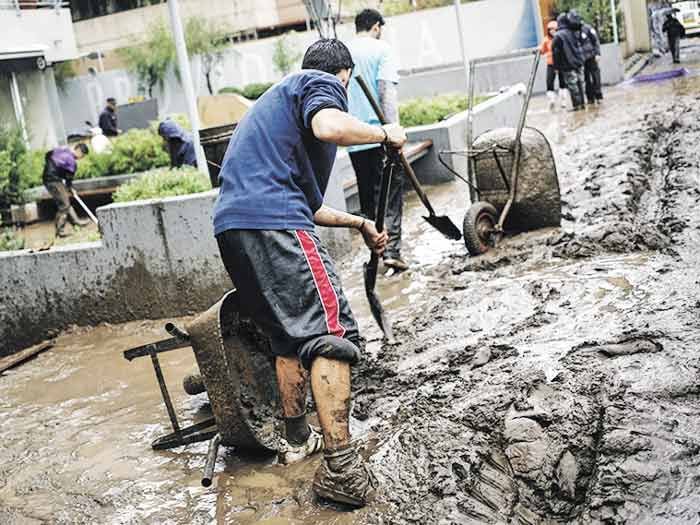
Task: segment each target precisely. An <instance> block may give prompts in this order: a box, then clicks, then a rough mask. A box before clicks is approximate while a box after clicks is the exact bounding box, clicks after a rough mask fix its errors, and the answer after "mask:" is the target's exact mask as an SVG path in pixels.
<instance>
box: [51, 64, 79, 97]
mask: <svg viewBox="0 0 700 525" xmlns="http://www.w3.org/2000/svg"><path fill="white" fill-rule="evenodd" d="M52 67H53V76H54V79H55V80H56V86H57V87H58V89H60V90H61V91H65V89H66V81H67V80H68V79H71V78H73V77H74V76H75V75H76V72H75V68H74V67H73V62H72V61H70V60H66V61H65V62H57V63H54V65H53V66H52Z"/></svg>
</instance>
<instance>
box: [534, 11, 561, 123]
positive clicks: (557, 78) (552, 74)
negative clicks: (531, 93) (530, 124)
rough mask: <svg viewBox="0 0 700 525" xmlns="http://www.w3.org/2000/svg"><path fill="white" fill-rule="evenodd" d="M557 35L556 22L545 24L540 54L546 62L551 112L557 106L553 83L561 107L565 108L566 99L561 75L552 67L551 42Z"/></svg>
mask: <svg viewBox="0 0 700 525" xmlns="http://www.w3.org/2000/svg"><path fill="white" fill-rule="evenodd" d="M556 33H557V22H556V21H555V20H552V21H551V22H549V23H548V24H547V35H546V36H545V38H544V40H543V42H542V45H541V46H540V52H541V53H542V54H543V55H544V57H545V60H546V61H547V98H548V99H549V110H550V111H553V110H554V108H555V107H556V105H557V93H555V91H554V83H555V82H557V83H558V84H559V103H560V104H561V107H562V108H564V107H566V103H565V101H564V100H565V98H564V97H566V86H565V85H564V79H563V77H562V75H560V74H557V70H556V69H555V67H554V56H553V54H552V41H553V40H554V35H555V34H556Z"/></svg>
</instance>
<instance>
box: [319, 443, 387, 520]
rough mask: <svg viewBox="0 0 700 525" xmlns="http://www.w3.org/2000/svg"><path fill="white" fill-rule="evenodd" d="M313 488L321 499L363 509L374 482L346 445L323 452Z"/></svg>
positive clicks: (356, 456)
mask: <svg viewBox="0 0 700 525" xmlns="http://www.w3.org/2000/svg"><path fill="white" fill-rule="evenodd" d="M313 487H314V492H316V494H317V495H318V496H319V497H321V498H325V499H329V500H332V501H336V502H338V503H345V504H346V505H352V506H353V507H364V506H365V505H366V504H367V503H369V502H370V501H371V500H372V499H373V497H374V491H375V488H376V480H375V479H374V476H373V475H372V473H371V472H370V470H369V467H368V466H367V464H366V463H365V461H364V460H363V459H362V456H360V454H358V453H357V450H355V447H353V446H352V445H348V446H347V447H344V448H341V449H336V450H325V451H324V452H323V461H322V462H321V466H319V467H318V470H317V471H316V475H315V476H314V484H313Z"/></svg>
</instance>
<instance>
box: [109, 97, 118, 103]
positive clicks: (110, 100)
mask: <svg viewBox="0 0 700 525" xmlns="http://www.w3.org/2000/svg"><path fill="white" fill-rule="evenodd" d="M116 103H117V99H116V98H114V97H109V98H108V99H107V104H116Z"/></svg>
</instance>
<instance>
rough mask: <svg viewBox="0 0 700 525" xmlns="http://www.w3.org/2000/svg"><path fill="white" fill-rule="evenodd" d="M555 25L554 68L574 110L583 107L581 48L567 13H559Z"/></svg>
mask: <svg viewBox="0 0 700 525" xmlns="http://www.w3.org/2000/svg"><path fill="white" fill-rule="evenodd" d="M572 18H573V17H572ZM579 20H580V19H579ZM557 27H558V30H557V34H556V35H555V36H554V40H553V41H552V56H553V58H554V68H555V69H556V70H557V71H558V72H559V74H560V75H561V76H562V78H563V79H564V83H565V84H566V88H567V89H568V90H569V94H570V95H571V103H572V105H573V109H574V111H578V110H581V109H583V108H584V104H583V50H582V49H581V42H580V39H579V37H578V35H577V34H576V30H575V29H574V28H573V27H572V24H571V21H570V18H569V17H568V16H567V13H562V14H560V15H559V17H558V18H557ZM579 27H580V26H579Z"/></svg>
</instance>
